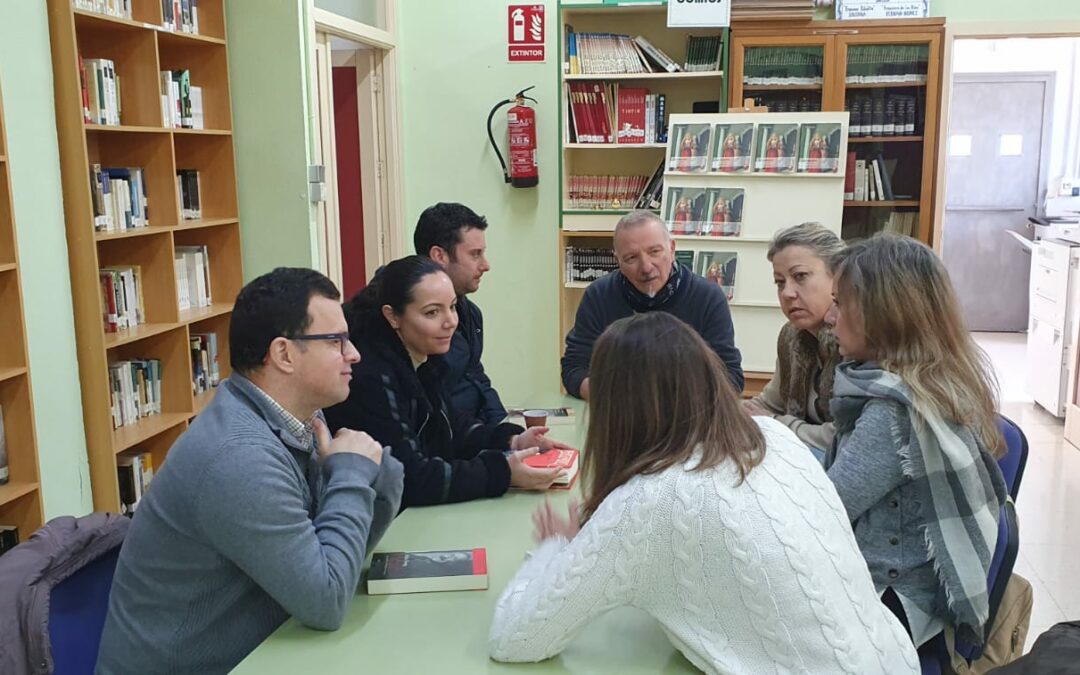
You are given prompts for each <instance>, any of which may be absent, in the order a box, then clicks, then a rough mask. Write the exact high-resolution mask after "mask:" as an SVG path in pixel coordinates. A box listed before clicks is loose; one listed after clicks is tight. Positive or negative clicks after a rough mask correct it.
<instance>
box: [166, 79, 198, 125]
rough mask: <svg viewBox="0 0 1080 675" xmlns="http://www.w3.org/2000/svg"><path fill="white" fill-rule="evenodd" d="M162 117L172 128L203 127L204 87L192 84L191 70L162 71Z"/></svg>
mask: <svg viewBox="0 0 1080 675" xmlns="http://www.w3.org/2000/svg"><path fill="white" fill-rule="evenodd" d="M161 117H162V122H163V124H164V125H165V126H166V127H169V128H172V129H203V128H204V124H205V123H204V117H203V101H202V87H194V86H192V84H191V71H188V70H163V71H161Z"/></svg>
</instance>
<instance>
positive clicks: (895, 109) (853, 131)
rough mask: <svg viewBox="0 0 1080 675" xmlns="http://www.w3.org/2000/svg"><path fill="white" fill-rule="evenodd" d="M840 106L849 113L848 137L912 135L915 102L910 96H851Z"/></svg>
mask: <svg viewBox="0 0 1080 675" xmlns="http://www.w3.org/2000/svg"><path fill="white" fill-rule="evenodd" d="M844 108H845V109H846V110H847V111H848V112H849V113H850V115H851V118H850V122H849V123H848V136H854V137H858V136H914V135H915V132H916V120H917V119H918V104H917V103H916V100H915V97H914V96H900V95H896V94H888V95H886V96H879V97H873V96H855V97H852V98H850V99H849V100H848V102H847V104H846V105H845V106H844Z"/></svg>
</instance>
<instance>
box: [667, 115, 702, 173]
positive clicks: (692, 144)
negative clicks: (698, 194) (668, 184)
mask: <svg viewBox="0 0 1080 675" xmlns="http://www.w3.org/2000/svg"><path fill="white" fill-rule="evenodd" d="M711 138H712V125H710V124H675V125H673V126H672V127H671V144H670V145H669V150H668V152H669V155H668V167H667V168H668V171H680V172H683V173H700V172H703V171H707V170H708V168H709V149H710V148H709V140H710V139H711Z"/></svg>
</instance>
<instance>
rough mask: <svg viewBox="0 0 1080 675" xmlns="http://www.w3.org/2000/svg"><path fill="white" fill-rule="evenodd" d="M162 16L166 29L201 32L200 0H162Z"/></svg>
mask: <svg viewBox="0 0 1080 675" xmlns="http://www.w3.org/2000/svg"><path fill="white" fill-rule="evenodd" d="M161 16H162V25H163V26H164V27H165V29H166V30H171V31H180V32H182V33H195V34H198V32H199V0H161Z"/></svg>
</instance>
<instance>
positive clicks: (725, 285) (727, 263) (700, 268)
mask: <svg viewBox="0 0 1080 675" xmlns="http://www.w3.org/2000/svg"><path fill="white" fill-rule="evenodd" d="M738 264H739V254H738V253H734V252H731V251H698V252H697V268H696V269H695V270H694V271H695V272H697V274H698V275H699V276H702V277H704V278H705V280H706V281H709V282H711V283H714V284H716V285H717V286H719V287H720V288H722V289H724V294H725V295H726V296H727V299H728V300H731V299H732V298H733V297H735V271H736V268H737V267H738Z"/></svg>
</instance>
